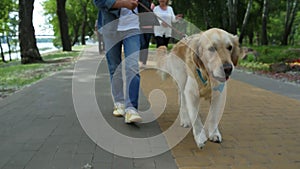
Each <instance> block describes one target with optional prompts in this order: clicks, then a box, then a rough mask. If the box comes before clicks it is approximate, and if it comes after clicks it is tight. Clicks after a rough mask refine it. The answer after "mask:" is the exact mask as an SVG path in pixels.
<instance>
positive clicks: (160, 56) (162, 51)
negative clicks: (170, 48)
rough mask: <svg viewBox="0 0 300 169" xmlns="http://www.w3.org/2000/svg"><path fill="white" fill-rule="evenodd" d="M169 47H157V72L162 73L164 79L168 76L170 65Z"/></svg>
mask: <svg viewBox="0 0 300 169" xmlns="http://www.w3.org/2000/svg"><path fill="white" fill-rule="evenodd" d="M167 55H168V52H167V47H166V46H160V47H158V48H157V49H156V63H157V68H158V70H157V73H158V74H160V76H161V78H162V80H166V79H167V78H168V73H167V71H168V65H167Z"/></svg>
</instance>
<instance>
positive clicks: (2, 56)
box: [0, 39, 6, 63]
mask: <svg viewBox="0 0 300 169" xmlns="http://www.w3.org/2000/svg"><path fill="white" fill-rule="evenodd" d="M0 50H1V58H2V62H4V63H6V60H5V57H4V52H3V47H2V43H1V39H0Z"/></svg>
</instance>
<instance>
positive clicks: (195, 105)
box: [184, 77, 207, 148]
mask: <svg viewBox="0 0 300 169" xmlns="http://www.w3.org/2000/svg"><path fill="white" fill-rule="evenodd" d="M197 89H198V88H197V82H196V81H195V80H194V79H192V78H191V77H188V79H187V83H186V87H185V90H184V95H185V99H186V106H187V111H188V114H189V117H190V120H191V122H192V126H193V134H194V139H195V141H196V144H197V146H198V147H199V148H203V147H204V145H205V142H206V141H207V137H206V134H205V130H204V126H203V124H202V121H201V118H200V115H199V108H200V97H199V92H198V91H197Z"/></svg>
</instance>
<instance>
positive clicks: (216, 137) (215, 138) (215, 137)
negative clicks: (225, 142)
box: [209, 128, 222, 143]
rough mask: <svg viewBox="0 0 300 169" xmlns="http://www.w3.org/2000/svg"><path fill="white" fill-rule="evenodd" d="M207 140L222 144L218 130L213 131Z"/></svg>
mask: <svg viewBox="0 0 300 169" xmlns="http://www.w3.org/2000/svg"><path fill="white" fill-rule="evenodd" d="M209 140H210V141H211V142H214V143H221V142H222V135H221V133H220V131H219V129H218V128H217V129H216V130H215V132H214V133H213V134H212V135H210V136H209Z"/></svg>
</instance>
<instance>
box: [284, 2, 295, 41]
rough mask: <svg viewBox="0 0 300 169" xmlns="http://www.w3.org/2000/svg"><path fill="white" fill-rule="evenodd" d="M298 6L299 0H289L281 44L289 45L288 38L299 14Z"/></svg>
mask: <svg viewBox="0 0 300 169" xmlns="http://www.w3.org/2000/svg"><path fill="white" fill-rule="evenodd" d="M297 6H298V0H287V2H286V17H285V25H284V32H283V36H282V40H281V45H288V39H289V36H290V34H291V31H292V26H293V24H294V20H295V17H296V14H297Z"/></svg>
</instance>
